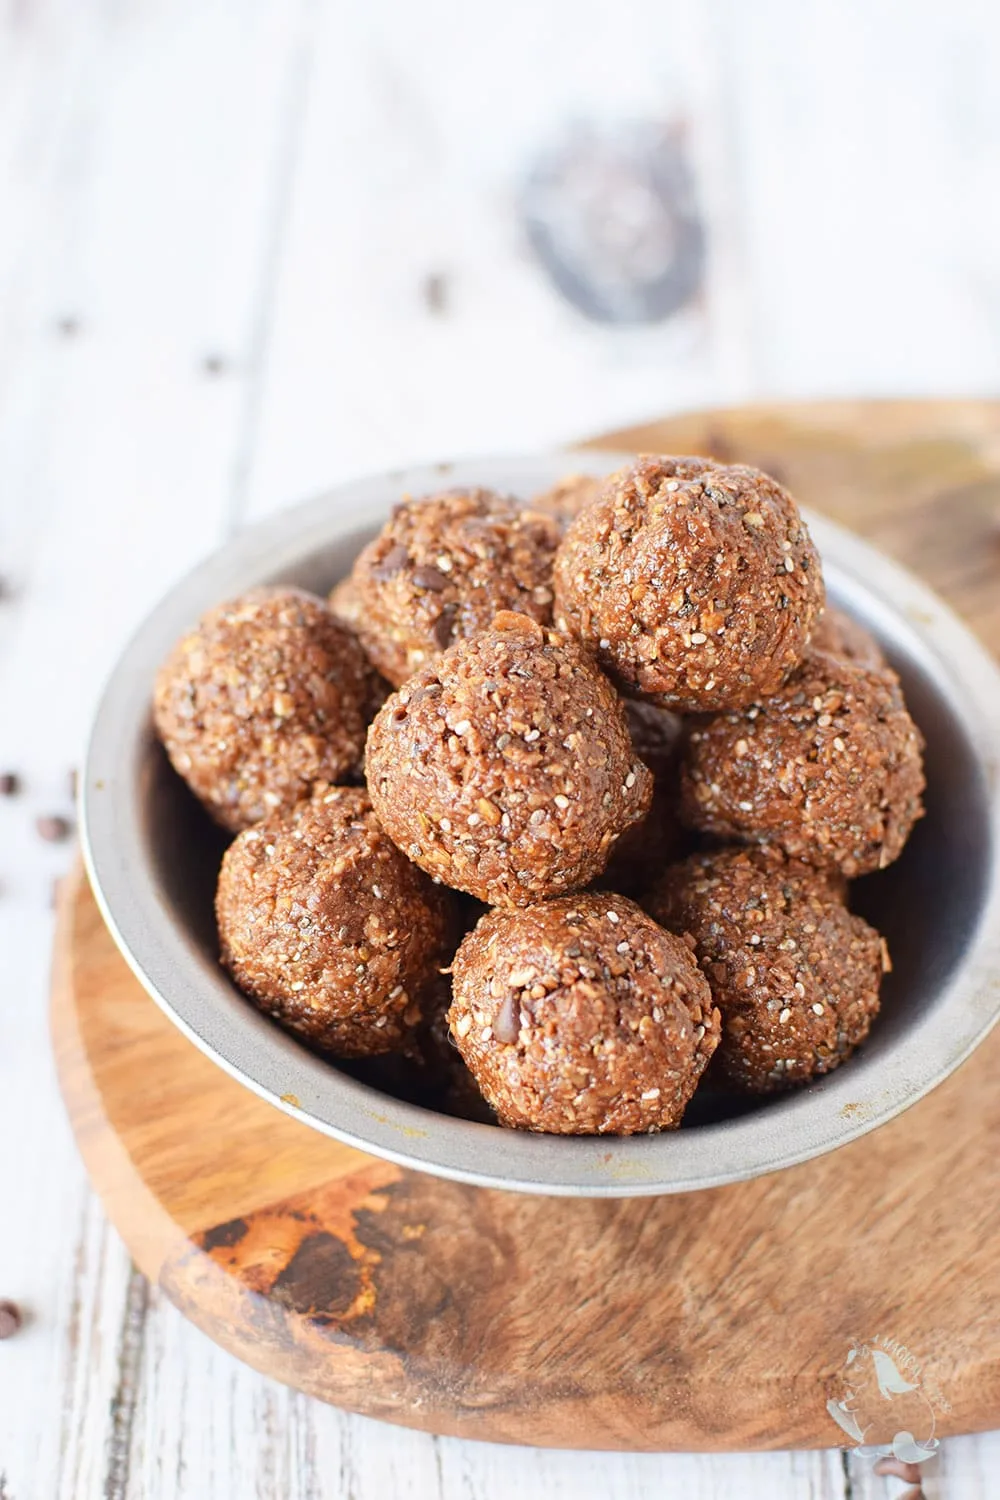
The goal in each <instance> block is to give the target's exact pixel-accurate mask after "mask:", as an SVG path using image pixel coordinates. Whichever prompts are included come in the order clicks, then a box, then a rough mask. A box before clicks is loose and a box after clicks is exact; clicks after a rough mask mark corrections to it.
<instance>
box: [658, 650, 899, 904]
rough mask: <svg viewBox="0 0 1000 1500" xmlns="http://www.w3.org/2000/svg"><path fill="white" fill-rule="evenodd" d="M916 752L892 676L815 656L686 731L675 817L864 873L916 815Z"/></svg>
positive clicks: (882, 859)
mask: <svg viewBox="0 0 1000 1500" xmlns="http://www.w3.org/2000/svg"><path fill="white" fill-rule="evenodd" d="M922 747H923V738H922V736H921V734H920V731H919V730H918V729H917V727H916V725H915V724H914V722H913V720H912V719H911V718H910V715H909V714H908V713H907V711H906V704H905V703H904V701H903V695H902V692H901V690H900V686H899V679H898V678H897V677H896V675H895V673H893V672H890V671H888V670H884V671H875V670H872V669H870V668H867V667H860V666H855V665H853V664H852V663H851V662H849V661H847V660H846V659H845V658H844V657H835V656H826V655H824V654H823V653H821V652H818V651H815V652H810V654H809V657H808V659H807V661H806V662H805V663H804V664H803V666H802V668H801V669H800V671H798V672H797V673H796V674H795V676H794V677H793V678H792V679H791V681H790V682H788V683H787V684H786V685H785V686H784V687H783V688H782V689H781V690H780V692H777V693H775V694H774V695H773V696H772V697H770V698H766V699H764V700H763V701H761V702H759V703H756V704H754V705H753V706H751V707H750V708H747V709H743V710H739V711H733V712H731V713H726V714H720V715H719V716H718V717H717V718H715V719H712V720H710V721H709V722H708V723H706V724H702V725H699V726H698V727H697V728H694V729H692V731H691V733H690V735H689V737H688V741H687V748H686V752H685V756H684V762H683V765H682V769H681V816H682V818H683V819H684V820H685V821H686V822H687V823H688V825H689V826H690V827H692V828H697V829H700V830H701V831H702V832H704V833H713V834H720V835H722V836H723V837H725V838H730V839H739V840H744V841H751V842H756V843H773V844H777V845H779V847H780V848H782V849H783V850H784V851H785V853H786V854H789V855H792V856H797V857H798V858H800V859H804V860H806V861H808V863H810V864H813V865H817V866H820V867H834V868H837V869H839V870H841V871H842V872H843V873H844V874H845V875H846V876H848V877H849V878H853V877H854V876H856V875H864V874H867V873H868V872H869V871H871V870H879V869H883V868H884V867H885V866H886V865H889V864H891V863H892V861H893V860H894V859H896V858H897V857H898V856H899V854H900V853H901V852H902V849H903V845H904V844H905V843H906V840H907V838H908V837H909V834H910V830H911V829H912V827H913V825H914V823H915V822H916V820H917V819H918V818H919V817H920V816H921V814H922V812H923V807H922V804H921V793H922V791H923V788H924V774H923V763H922V756H921V751H922Z"/></svg>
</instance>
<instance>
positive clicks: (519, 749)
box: [366, 612, 652, 906]
mask: <svg viewBox="0 0 1000 1500" xmlns="http://www.w3.org/2000/svg"><path fill="white" fill-rule="evenodd" d="M366 770H367V776H368V786H369V789H370V791H371V797H372V803H373V805H374V807H375V811H376V813H377V814H378V817H379V819H380V821H381V823H382V825H383V827H384V828H385V829H386V831H387V832H388V833H389V835H390V836H391V837H392V838H393V839H395V841H396V843H397V844H398V845H399V847H400V848H401V849H402V850H403V852H404V853H405V854H407V855H408V856H409V858H410V859H412V860H415V861H416V863H417V864H419V865H421V866H422V867H423V868H424V869H425V870H427V871H428V872H429V873H430V874H431V875H434V876H436V877H437V878H439V879H440V880H443V881H444V882H445V884H447V885H451V886H455V887H456V888H457V889H458V890H462V891H468V892H469V893H470V895H473V896H477V897H478V898H479V899H480V900H482V901H486V902H487V903H489V904H490V905H495V906H525V905H528V904H530V903H532V902H534V901H538V900H541V899H543V898H544V897H546V896H558V895H561V894H562V893H563V892H565V891H570V890H575V889H578V888H579V887H581V886H584V885H586V884H587V883H588V882H589V881H591V880H593V879H594V877H595V876H596V875H598V874H600V872H601V871H602V870H603V869H604V866H605V864H606V863H607V860H608V856H609V854H610V851H611V849H612V846H613V845H614V843H615V840H616V839H617V838H618V837H619V836H620V835H621V834H622V833H623V832H624V831H625V829H626V828H628V827H629V825H630V824H632V823H635V822H637V821H638V820H639V819H640V818H641V817H642V816H643V815H644V813H645V812H646V811H647V809H648V807H649V801H650V795H651V792H652V777H651V776H650V773H649V771H647V769H646V767H645V766H644V765H643V764H642V762H641V761H640V760H639V759H638V758H637V757H636V755H635V754H634V752H633V749H632V742H631V740H630V738H629V732H628V727H627V725H626V721H625V712H624V710H623V708H622V706H621V703H620V702H619V700H618V698H617V697H616V695H615V692H614V689H613V688H612V686H611V684H610V683H609V682H608V680H607V678H606V677H604V676H602V674H601V673H600V672H598V671H597V669H596V668H595V667H594V666H593V664H592V663H591V661H590V660H589V658H588V657H587V656H585V655H584V653H583V652H582V651H581V650H580V648H579V647H578V646H577V644H576V643H575V642H574V641H571V640H568V639H567V638H566V637H564V636H560V635H557V634H556V633H555V632H553V631H546V630H544V629H543V627H542V626H541V625H539V624H537V623H536V622H535V621H534V620H530V619H528V618H527V617H526V616H524V615H517V614H512V613H510V612H505V613H502V614H500V615H498V616H497V618H496V620H495V621H494V622H493V626H492V628H491V629H490V630H488V631H485V632H483V634H481V635H479V636H477V637H476V638H475V639H474V640H471V641H460V642H459V643H458V644H456V645H455V646H453V647H452V648H451V649H450V650H449V651H447V652H445V653H444V655H443V656H442V657H441V658H440V660H439V661H438V662H437V663H436V664H435V665H433V666H428V667H425V668H424V669H423V671H421V672H419V673H418V674H417V675H416V676H415V677H414V678H413V679H412V680H411V681H410V682H408V683H407V684H406V686H405V687H403V688H401V689H400V691H399V692H398V693H395V694H393V696H392V697H391V698H390V699H388V701H387V702H386V703H385V704H384V706H383V708H382V710H381V711H380V713H379V714H378V716H377V718H376V719H375V721H374V723H373V724H372V727H371V730H370V732H369V735H368V751H367V757H366Z"/></svg>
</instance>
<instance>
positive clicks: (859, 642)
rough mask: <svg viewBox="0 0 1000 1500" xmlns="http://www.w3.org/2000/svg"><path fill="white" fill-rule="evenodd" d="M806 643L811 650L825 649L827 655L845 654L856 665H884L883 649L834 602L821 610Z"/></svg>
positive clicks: (868, 632)
mask: <svg viewBox="0 0 1000 1500" xmlns="http://www.w3.org/2000/svg"><path fill="white" fill-rule="evenodd" d="M809 644H810V646H811V647H812V649H813V650H814V651H825V652H826V654H827V655H828V656H846V658H847V660H848V661H853V662H854V663H855V664H856V665H857V666H859V667H876V668H878V667H884V666H886V665H887V662H886V659H885V656H884V655H883V653H882V648H881V646H880V645H879V643H878V641H877V640H876V639H875V637H874V636H873V635H872V634H871V632H870V631H868V630H866V629H865V627H864V626H863V625H859V624H858V622H857V620H855V619H854V618H853V617H852V616H851V615H849V614H847V613H846V612H845V611H844V610H842V609H837V607H836V606H835V605H833V604H828V605H827V606H826V608H825V609H824V611H823V613H822V615H821V616H820V619H819V622H818V624H817V625H816V627H815V629H814V630H813V633H812V637H811V639H810V642H809Z"/></svg>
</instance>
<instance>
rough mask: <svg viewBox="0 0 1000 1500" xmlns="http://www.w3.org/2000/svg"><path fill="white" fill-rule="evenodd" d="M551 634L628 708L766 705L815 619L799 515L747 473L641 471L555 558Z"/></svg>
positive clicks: (813, 581) (613, 487)
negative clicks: (573, 638) (616, 689)
mask: <svg viewBox="0 0 1000 1500" xmlns="http://www.w3.org/2000/svg"><path fill="white" fill-rule="evenodd" d="M553 577H554V582H555V592H556V620H557V623H558V624H559V626H560V628H562V627H564V626H565V627H566V628H567V629H569V630H570V631H571V632H572V633H573V634H575V635H577V636H578V637H579V638H580V640H582V641H583V642H584V643H585V645H586V646H587V647H588V648H589V649H591V650H593V651H595V652H596V653H597V657H598V660H599V661H600V663H601V665H602V666H603V667H604V668H605V670H606V671H608V672H609V673H610V674H611V676H612V677H613V678H614V680H615V681H616V682H617V683H618V684H619V685H620V686H621V687H622V689H623V691H624V692H626V693H628V694H629V695H630V696H642V697H649V698H653V699H655V701H657V702H659V703H661V704H662V705H663V706H664V707H667V708H675V709H678V710H679V711H680V712H682V713H696V712H706V711H711V710H714V709H719V708H727V707H738V706H740V705H742V704H747V703H751V702H753V701H754V700H755V699H756V698H757V697H758V696H760V695H766V694H768V693H772V692H774V691H776V690H777V689H778V688H779V687H780V686H781V684H782V683H783V682H784V681H785V679H786V678H787V677H788V675H789V673H790V672H792V671H793V670H794V669H795V667H796V666H798V664H799V662H800V661H801V659H802V655H803V652H804V650H805V647H806V643H807V642H808V640H809V636H810V633H811V632H812V629H813V625H814V622H815V620H816V618H817V616H818V614H819V612H820V610H821V609H822V607H823V598H824V593H823V577H822V571H821V568H820V562H819V557H818V554H817V552H816V549H815V547H814V546H813V544H812V541H811V540H810V537H809V533H808V531H807V529H806V526H805V523H804V521H803V520H802V517H801V515H800V514H799V510H798V506H797V505H796V504H795V501H794V500H793V499H792V497H791V495H789V494H788V492H787V491H786V490H784V489H782V488H781V486H780V485H779V484H777V483H776V482H775V481H774V480H773V479H771V478H769V477H768V476H767V475H766V474H762V473H761V472H760V471H759V470H757V469H750V468H746V467H744V466H742V465H719V464H716V463H713V462H710V461H709V460H707V459H700V458H669V457H667V458H656V457H644V458H640V459H639V460H638V461H637V462H636V463H634V464H631V465H630V466H629V467H628V468H626V469H623V470H621V471H620V473H618V474H617V475H614V476H612V478H611V479H609V480H608V481H607V482H606V484H605V486H604V488H603V490H602V492H601V495H600V497H599V498H598V499H597V500H596V501H595V502H594V503H593V504H591V505H589V506H588V507H587V508H586V509H585V510H584V511H582V512H581V514H580V515H579V516H578V517H577V519H576V520H575V521H574V522H573V524H572V525H571V526H570V528H569V530H568V531H567V533H566V536H565V537H564V539H563V542H562V544H561V546H560V548H559V551H558V552H557V553H556V561H555V568H554V573H553Z"/></svg>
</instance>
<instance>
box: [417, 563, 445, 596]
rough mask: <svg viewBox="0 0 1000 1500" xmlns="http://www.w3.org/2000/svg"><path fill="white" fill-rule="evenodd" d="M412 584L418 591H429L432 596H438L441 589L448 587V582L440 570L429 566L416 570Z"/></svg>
mask: <svg viewBox="0 0 1000 1500" xmlns="http://www.w3.org/2000/svg"><path fill="white" fill-rule="evenodd" d="M413 582H414V583H415V584H416V586H417V588H418V589H429V590H430V592H431V593H432V594H440V593H441V591H442V589H446V588H447V587H448V580H447V578H446V577H445V575H444V574H443V573H442V572H441V570H440V568H435V567H432V566H430V565H428V566H427V567H424V568H416V569H415V570H414V573H413Z"/></svg>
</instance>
